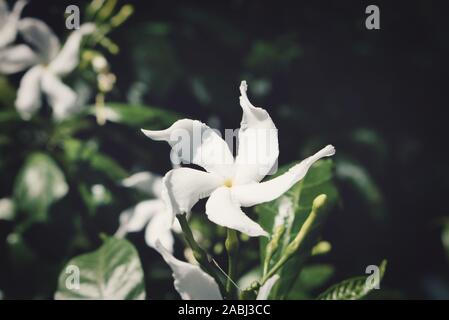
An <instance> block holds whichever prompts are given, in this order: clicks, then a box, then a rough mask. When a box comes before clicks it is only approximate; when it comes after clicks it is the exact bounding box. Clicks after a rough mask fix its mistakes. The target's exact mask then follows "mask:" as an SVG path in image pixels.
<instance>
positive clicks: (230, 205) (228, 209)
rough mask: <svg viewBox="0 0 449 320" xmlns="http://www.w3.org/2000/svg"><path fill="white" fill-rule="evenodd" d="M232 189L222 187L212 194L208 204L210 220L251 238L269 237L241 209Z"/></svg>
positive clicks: (207, 209)
mask: <svg viewBox="0 0 449 320" xmlns="http://www.w3.org/2000/svg"><path fill="white" fill-rule="evenodd" d="M231 189H232V188H227V187H220V188H218V189H217V190H215V191H214V192H212V194H211V195H210V197H209V199H208V200H207V203H206V214H207V217H208V218H209V220H210V221H212V222H214V223H216V224H218V225H220V226H222V227H226V228H230V229H234V230H237V231H240V232H242V233H245V234H247V235H248V236H250V237H260V236H266V237H268V233H267V232H266V231H265V230H263V229H262V227H261V226H260V225H259V224H257V223H256V222H254V221H253V220H251V219H250V218H248V216H247V215H246V214H245V213H244V212H243V211H242V210H241V209H240V204H239V203H238V202H237V201H236V199H235V198H234V197H233V196H232V193H231Z"/></svg>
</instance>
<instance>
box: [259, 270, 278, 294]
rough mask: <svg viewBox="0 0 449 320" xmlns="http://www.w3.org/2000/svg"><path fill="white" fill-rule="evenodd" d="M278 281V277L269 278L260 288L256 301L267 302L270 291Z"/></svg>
mask: <svg viewBox="0 0 449 320" xmlns="http://www.w3.org/2000/svg"><path fill="white" fill-rule="evenodd" d="M278 280H279V275H277V274H275V275H274V276H272V277H271V278H269V279H268V280H267V281H266V282H265V283H264V285H263V286H262V287H260V289H259V293H258V294H257V297H256V300H267V299H268V295H269V294H270V291H271V289H272V288H273V286H274V285H275V284H276V282H277V281H278Z"/></svg>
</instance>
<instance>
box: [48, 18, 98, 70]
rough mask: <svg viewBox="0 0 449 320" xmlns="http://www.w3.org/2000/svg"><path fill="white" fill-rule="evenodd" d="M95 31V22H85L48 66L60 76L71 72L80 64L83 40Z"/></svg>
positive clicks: (71, 35)
mask: <svg viewBox="0 0 449 320" xmlns="http://www.w3.org/2000/svg"><path fill="white" fill-rule="evenodd" d="M94 31H95V24H93V23H85V24H83V25H81V26H80V28H79V29H78V30H76V31H73V32H72V33H71V34H70V36H69V37H68V38H67V41H66V42H65V44H64V46H63V47H62V49H61V51H60V52H59V53H58V55H57V56H56V57H55V58H54V59H53V60H52V61H51V62H50V64H49V66H48V68H49V69H50V70H51V71H52V72H53V73H55V74H56V75H58V76H63V75H66V74H69V73H70V72H72V71H73V69H75V68H76V67H77V66H78V63H79V50H80V45H81V40H82V39H83V37H84V36H85V35H88V34H90V33H92V32H94Z"/></svg>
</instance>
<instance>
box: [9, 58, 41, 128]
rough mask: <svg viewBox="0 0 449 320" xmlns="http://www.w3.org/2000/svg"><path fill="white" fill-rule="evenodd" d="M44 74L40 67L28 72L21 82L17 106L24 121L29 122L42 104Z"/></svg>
mask: <svg viewBox="0 0 449 320" xmlns="http://www.w3.org/2000/svg"><path fill="white" fill-rule="evenodd" d="M43 74H44V68H43V67H42V66H40V65H38V66H35V67H33V68H31V69H30V70H28V71H27V72H26V73H25V74H24V75H23V77H22V79H21V80H20V85H19V89H18V90H17V98H16V101H15V105H16V109H17V111H18V112H19V114H20V116H21V117H22V118H23V119H24V120H29V119H30V118H31V116H32V115H33V114H34V113H35V112H36V111H37V110H38V109H39V108H40V106H41V104H42V102H41V81H42V76H43Z"/></svg>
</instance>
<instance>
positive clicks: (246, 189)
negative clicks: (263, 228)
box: [232, 145, 335, 207]
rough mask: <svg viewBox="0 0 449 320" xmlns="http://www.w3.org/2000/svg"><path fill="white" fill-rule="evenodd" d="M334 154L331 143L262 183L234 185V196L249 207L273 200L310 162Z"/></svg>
mask: <svg viewBox="0 0 449 320" xmlns="http://www.w3.org/2000/svg"><path fill="white" fill-rule="evenodd" d="M334 154H335V148H334V147H333V146H332V145H328V146H326V147H324V148H323V149H321V150H320V151H318V152H317V153H315V154H314V155H313V156H310V157H308V158H306V159H304V160H303V161H301V162H300V163H298V164H297V165H295V166H293V167H292V168H290V169H289V170H288V171H287V172H285V173H284V174H282V175H280V176H279V177H276V178H274V179H271V180H269V181H266V182H262V183H252V184H247V185H238V186H235V187H234V188H232V189H233V194H234V197H235V198H236V199H237V201H238V202H239V203H240V204H241V205H242V206H243V207H250V206H254V205H256V204H259V203H264V202H268V201H271V200H274V199H276V198H278V197H280V196H281V195H282V194H284V193H285V192H286V191H287V190H288V189H290V188H291V187H292V186H293V185H294V184H295V183H297V182H298V181H299V180H301V179H302V178H304V176H305V175H306V173H307V171H308V170H309V168H310V167H311V166H312V164H314V163H315V162H316V161H318V160H319V159H321V158H323V157H329V156H332V155H334Z"/></svg>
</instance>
